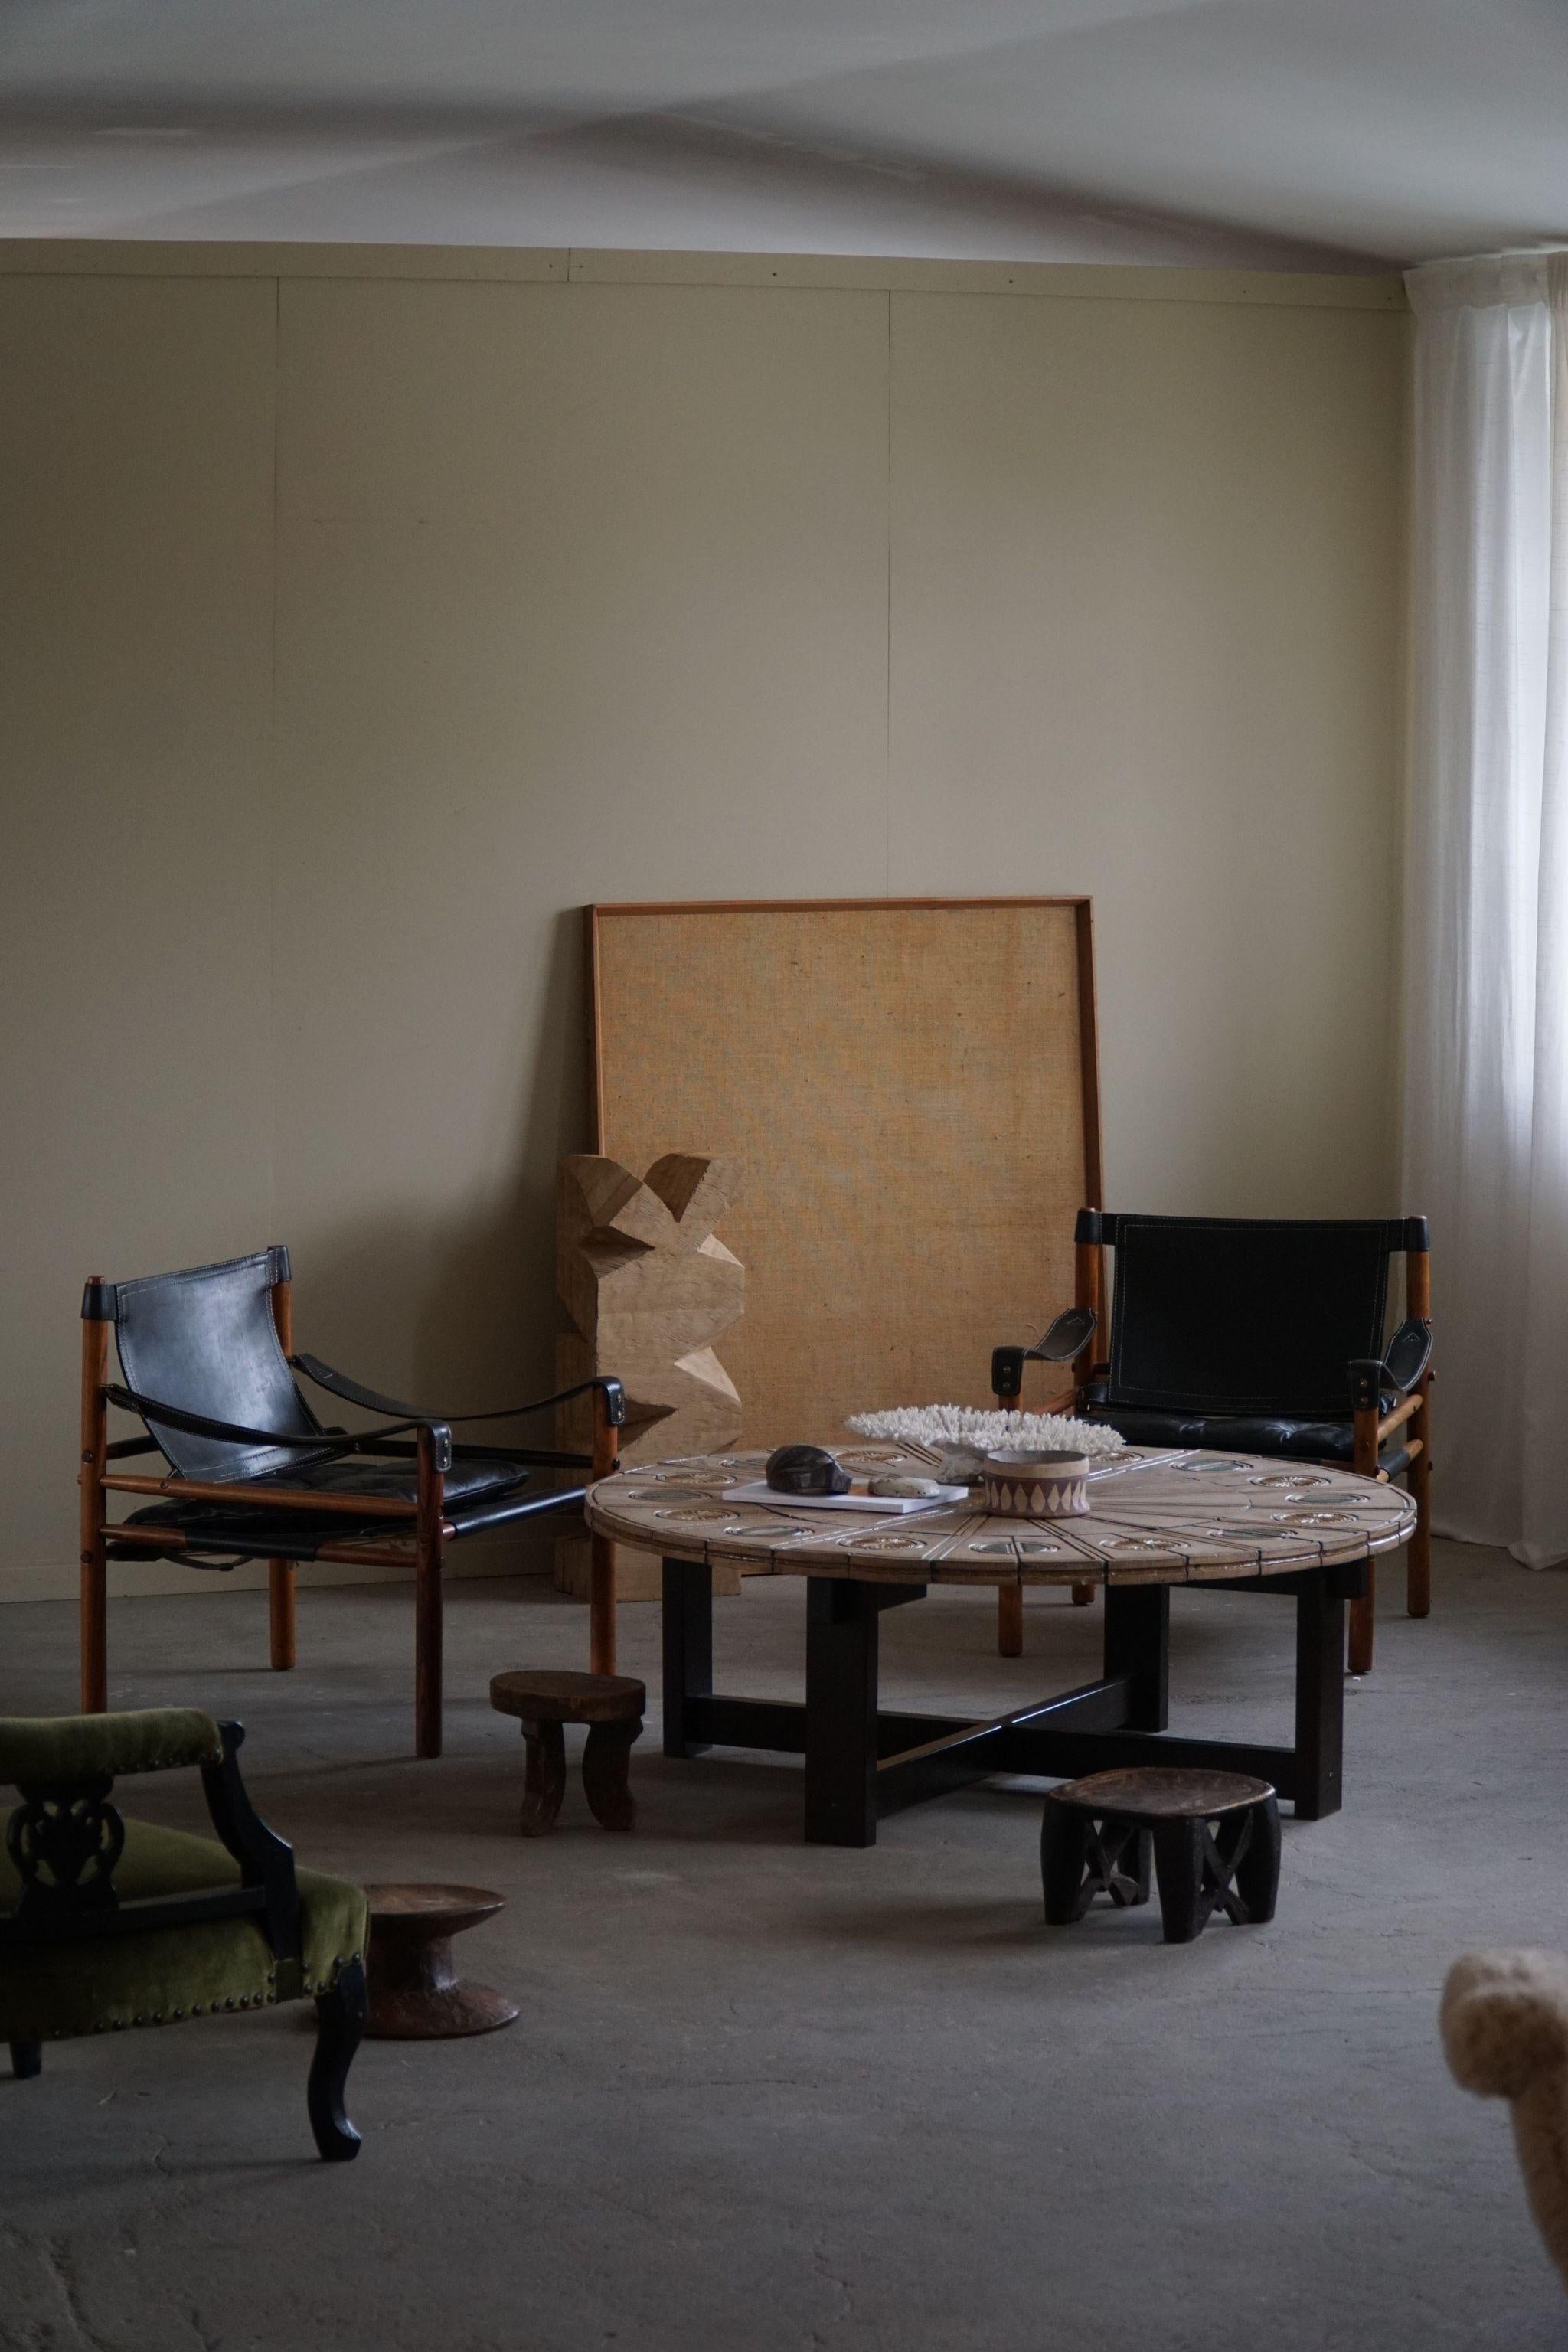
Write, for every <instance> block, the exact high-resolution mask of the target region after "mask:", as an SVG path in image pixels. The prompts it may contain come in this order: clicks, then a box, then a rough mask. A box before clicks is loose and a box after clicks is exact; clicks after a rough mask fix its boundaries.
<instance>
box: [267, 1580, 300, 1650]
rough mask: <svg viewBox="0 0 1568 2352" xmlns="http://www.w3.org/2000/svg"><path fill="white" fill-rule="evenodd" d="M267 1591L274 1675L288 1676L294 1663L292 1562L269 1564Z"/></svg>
mask: <svg viewBox="0 0 1568 2352" xmlns="http://www.w3.org/2000/svg"><path fill="white" fill-rule="evenodd" d="M267 1589H268V1610H269V1615H270V1623H271V1633H272V1665H273V1671H274V1672H275V1673H277V1674H286V1673H287V1672H288V1670H289V1667H290V1666H291V1665H292V1664H293V1663H294V1563H293V1561H292V1560H291V1559H273V1560H268V1564H267Z"/></svg>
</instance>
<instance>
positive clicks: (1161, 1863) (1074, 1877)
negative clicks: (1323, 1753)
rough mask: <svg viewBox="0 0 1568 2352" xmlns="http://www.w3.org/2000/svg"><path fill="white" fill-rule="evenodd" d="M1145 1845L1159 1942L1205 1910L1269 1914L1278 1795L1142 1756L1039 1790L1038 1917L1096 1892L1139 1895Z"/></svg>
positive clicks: (1064, 1919)
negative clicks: (1041, 1897)
mask: <svg viewBox="0 0 1568 2352" xmlns="http://www.w3.org/2000/svg"><path fill="white" fill-rule="evenodd" d="M1211 1822H1212V1823H1213V1824H1214V1827H1213V1828H1211V1827H1210V1823H1211ZM1151 1850H1152V1859H1153V1866H1154V1872H1155V1874H1156V1876H1157V1878H1158V1880H1159V1886H1160V1918H1161V1923H1162V1925H1163V1928H1164V1933H1165V1941H1166V1943H1167V1944H1190V1943H1191V1942H1192V1940H1193V1938H1194V1936H1199V1935H1201V1934H1202V1933H1203V1930H1204V1927H1205V1924H1206V1923H1207V1920H1208V1916H1209V1914H1210V1913H1211V1912H1212V1911H1216V1910H1219V1911H1223V1912H1224V1913H1225V1915H1226V1918H1227V1919H1234V1920H1235V1921H1236V1923H1237V1926H1238V1927H1252V1926H1261V1925H1262V1923H1263V1922H1264V1921H1265V1920H1267V1919H1272V1918H1273V1916H1274V1903H1275V1897H1276V1896H1277V1895H1278V1894H1279V1800H1278V1798H1277V1797H1276V1796H1275V1793H1274V1790H1272V1789H1271V1788H1270V1786H1269V1784H1268V1781H1267V1780H1248V1779H1247V1776H1246V1775H1245V1774H1243V1773H1240V1772H1184V1771H1181V1770H1178V1769H1175V1768H1173V1767H1172V1766H1169V1765H1149V1766H1145V1767H1141V1768H1133V1769H1128V1770H1126V1771H1121V1772H1095V1773H1092V1774H1091V1775H1090V1777H1089V1779H1088V1780H1069V1781H1068V1782H1067V1783H1066V1784H1065V1785H1064V1786H1063V1787H1061V1788H1059V1789H1053V1790H1051V1792H1050V1794H1049V1796H1048V1797H1047V1799H1046V1813H1045V1819H1044V1821H1043V1822H1041V1824H1040V1877H1041V1880H1042V1882H1043V1884H1044V1886H1045V1894H1046V1920H1047V1925H1048V1926H1050V1927H1070V1926H1071V1925H1072V1923H1073V1922H1074V1921H1075V1920H1077V1919H1081V1918H1082V1917H1083V1915H1084V1913H1085V1912H1086V1911H1087V1910H1088V1909H1089V1905H1090V1904H1091V1903H1092V1902H1093V1900H1094V1898H1095V1896H1096V1895H1100V1894H1105V1895H1110V1899H1111V1901H1112V1903H1114V1904H1115V1905H1116V1906H1117V1908H1118V1910H1123V1909H1126V1908H1127V1907H1128V1906H1131V1905H1132V1904H1135V1903H1147V1901H1148V1900H1149V1868H1150V1858H1151Z"/></svg>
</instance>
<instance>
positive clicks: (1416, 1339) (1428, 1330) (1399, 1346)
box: [1383, 1315, 1432, 1396]
mask: <svg viewBox="0 0 1568 2352" xmlns="http://www.w3.org/2000/svg"><path fill="white" fill-rule="evenodd" d="M1431 1360H1432V1326H1431V1324H1430V1323H1429V1322H1428V1321H1427V1319H1426V1317H1425V1316H1424V1315H1407V1316H1406V1317H1405V1321H1404V1322H1403V1323H1402V1324H1401V1325H1400V1327H1399V1328H1398V1330H1397V1331H1396V1332H1395V1333H1394V1337H1393V1339H1391V1340H1390V1341H1389V1343H1388V1346H1387V1348H1386V1349H1385V1350H1384V1358H1383V1369H1384V1373H1385V1374H1386V1376H1387V1379H1388V1382H1389V1385H1390V1386H1391V1387H1392V1388H1396V1389H1397V1390H1398V1391H1399V1393H1400V1394H1401V1396H1408V1395H1409V1393H1410V1391H1411V1390H1412V1389H1413V1388H1414V1387H1415V1383H1416V1381H1418V1380H1419V1379H1420V1378H1421V1376H1422V1374H1423V1373H1424V1372H1425V1370H1426V1367H1427V1365H1428V1364H1429V1363H1430V1362H1431Z"/></svg>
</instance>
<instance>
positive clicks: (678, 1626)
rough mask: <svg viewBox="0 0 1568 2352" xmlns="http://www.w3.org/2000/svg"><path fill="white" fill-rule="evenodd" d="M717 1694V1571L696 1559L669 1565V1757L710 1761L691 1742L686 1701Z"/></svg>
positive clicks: (666, 1624)
mask: <svg viewBox="0 0 1568 2352" xmlns="http://www.w3.org/2000/svg"><path fill="white" fill-rule="evenodd" d="M712 1690H713V1571H712V1570H711V1569H710V1568H709V1567H707V1566H705V1565H701V1564H699V1563H697V1562H695V1561H692V1560H685V1559H667V1560H666V1561H665V1563H664V1752H665V1754H666V1755H667V1756H706V1754H707V1753H708V1749H707V1746H706V1744H705V1743H698V1742H694V1741H691V1740H689V1739H688V1738H687V1737H686V1702H687V1700H688V1699H689V1698H708V1697H710V1696H711V1695H712Z"/></svg>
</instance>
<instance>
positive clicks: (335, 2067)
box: [305, 1960, 365, 2164]
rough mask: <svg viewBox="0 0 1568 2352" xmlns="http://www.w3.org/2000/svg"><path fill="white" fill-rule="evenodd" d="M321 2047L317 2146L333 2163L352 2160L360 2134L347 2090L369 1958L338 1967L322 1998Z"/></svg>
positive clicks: (315, 2076)
mask: <svg viewBox="0 0 1568 2352" xmlns="http://www.w3.org/2000/svg"><path fill="white" fill-rule="evenodd" d="M316 2019H317V2029H316V2050H315V2055H314V2056H313V2057H312V2059H311V2061H310V2082H309V2084H308V2085H307V2086H306V2091H305V2104H306V2106H307V2108H308V2109H309V2111H310V2129H311V2131H312V2132H313V2133H314V2134H315V2138H316V2146H317V2147H318V2148H319V2149H320V2150H321V2155H322V2157H323V2158H325V2159H326V2161H327V2163H329V2164H348V2163H350V2162H351V2161H352V2160H353V2158H354V2157H356V2156H357V2155H358V2154H359V2134H358V2132H357V2131H355V2129H354V2127H353V2124H351V2123H350V2121H349V2119H348V2116H346V2115H345V2114H344V2112H343V2091H344V2088H345V2086H346V2084H347V2083H348V2079H349V2068H350V2067H351V2066H352V2065H353V2057H354V2052H355V2051H356V2050H357V2049H358V2048H359V2045H360V2040H361V2037H362V2035H363V2032H364V2023H365V1984H364V1962H363V1960H351V1961H350V1963H349V1965H348V1967H347V1968H346V1969H340V1970H339V1971H338V1980H337V1983H336V1984H335V1985H334V1986H333V1987H332V1990H331V1992H323V1993H318V1994H317V1996H316Z"/></svg>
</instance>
